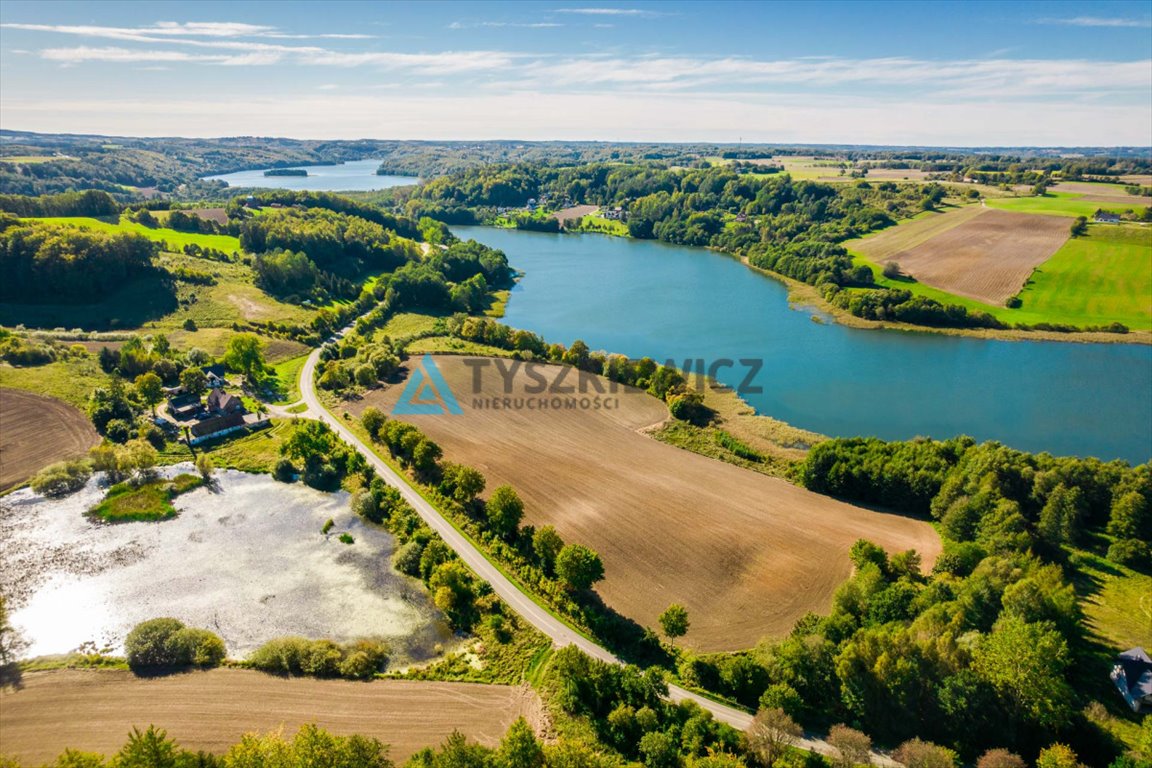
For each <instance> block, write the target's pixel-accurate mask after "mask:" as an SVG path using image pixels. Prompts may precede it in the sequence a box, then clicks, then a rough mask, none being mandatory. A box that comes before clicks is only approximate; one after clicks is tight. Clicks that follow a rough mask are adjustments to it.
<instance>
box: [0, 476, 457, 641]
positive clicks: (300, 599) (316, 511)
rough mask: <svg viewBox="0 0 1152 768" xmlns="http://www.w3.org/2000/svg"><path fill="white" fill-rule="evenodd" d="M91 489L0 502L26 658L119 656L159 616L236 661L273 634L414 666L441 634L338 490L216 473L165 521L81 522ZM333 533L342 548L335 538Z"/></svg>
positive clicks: (388, 549) (434, 615)
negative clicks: (384, 651)
mask: <svg viewBox="0 0 1152 768" xmlns="http://www.w3.org/2000/svg"><path fill="white" fill-rule="evenodd" d="M190 469H191V466H190V465H183V466H178V467H175V468H173V467H168V468H165V469H164V470H163V473H164V474H165V475H166V476H172V475H174V474H177V472H178V471H179V470H183V471H189V470H190ZM103 492H104V489H103V488H101V487H100V486H99V485H98V484H97V480H96V479H95V478H94V479H93V480H91V481H89V483H88V485H87V487H85V488H84V489H83V490H81V491H79V492H77V493H75V494H73V495H71V496H68V497H65V498H63V499H45V498H44V497H42V496H38V495H37V494H35V493H33V492H32V491H31V490H29V489H23V490H20V491H17V492H15V493H12V494H9V495H8V496H7V497H5V498H3V499H2V500H0V583H2V584H3V590H4V593H5V594H6V595H7V596H8V598H9V600H10V601H11V604H10V607H11V608H12V615H11V618H12V623H13V624H14V625H15V626H16V627H17V628H18V629H19V630H20V631H21V632H22V634H23V635H24V638H25V639H26V640H28V641H29V643H30V647H29V649H28V651H27V655H29V656H38V655H44V654H54V653H65V652H68V651H71V650H73V649H75V648H77V647H78V646H80V645H81V644H82V643H86V642H94V643H95V644H96V645H97V646H110V647H112V648H113V649H115V650H116V651H119V650H120V649H121V648H122V643H123V640H124V637H125V635H126V634H127V633H128V631H129V630H130V629H131V628H132V627H133V626H134V625H135V624H136V623H138V622H140V621H143V620H145V619H150V618H155V617H158V616H173V617H176V618H178V619H181V620H182V621H184V622H185V623H187V624H189V625H191V626H197V627H206V628H208V629H211V630H212V631H214V632H216V633H217V634H219V635H220V636H221V637H222V638H223V639H224V642H225V643H226V644H227V646H228V653H229V655H230V656H232V657H236V658H239V657H242V656H244V655H246V654H247V653H248V652H250V651H252V650H253V649H255V648H256V647H258V646H259V645H261V644H262V643H264V642H265V641H267V640H269V639H271V638H273V637H280V636H283V635H303V636H305V637H311V638H323V637H327V638H332V639H334V640H337V641H343V640H350V639H353V638H357V637H368V636H373V637H384V638H386V639H387V640H388V641H389V642H390V644H391V645H392V648H393V650H394V658H396V660H397V661H419V660H422V659H426V658H429V657H431V656H432V655H434V654H435V650H436V646H437V645H439V644H445V643H448V642H450V641H451V639H452V633H451V630H450V629H449V628H448V626H447V624H446V623H445V622H444V621H443V618H442V616H441V615H440V613H439V612H438V611H437V610H436V608H435V607H434V606H433V605H432V604H431V602H430V600H429V599H428V597H427V594H426V592H425V590H424V588H423V585H422V584H420V582H419V581H417V580H415V579H411V578H409V577H407V576H404V575H402V574H399V573H397V572H395V571H394V570H392V568H391V567H390V563H391V556H392V552H393V549H394V547H395V540H394V539H393V538H392V536H391V535H390V534H388V532H387V531H384V530H382V529H380V528H377V527H374V526H371V525H367V524H365V523H363V522H361V521H360V519H359V518H358V517H356V516H355V515H354V514H352V512H351V511H350V510H349V508H348V494H346V493H343V492H341V493H321V492H319V491H315V490H313V489H311V488H307V487H305V486H303V485H300V484H292V485H287V484H284V483H278V482H276V481H275V480H273V479H272V478H270V477H268V476H266V475H251V474H245V473H242V472H235V471H218V472H217V473H216V483H215V487H213V488H199V489H197V490H194V491H191V492H189V493H187V494H184V495H182V496H180V497H178V498H177V499H176V501H175V506H176V508H177V510H179V515H178V516H177V517H175V518H173V519H171V520H165V521H161V522H147V523H141V522H133V523H119V524H107V523H101V522H94V521H92V520H90V519H89V518H88V517H86V516H85V512H86V510H88V509H89V508H90V507H91V506H92V505H93V504H95V503H96V502H97V501H99V500H100V498H101V497H102V495H103ZM329 518H332V519H333V520H334V521H335V523H336V525H335V527H334V528H333V529H332V531H331V532H330V533H329V534H328V535H327V536H325V535H323V534H321V533H320V529H321V528H322V527H323V525H324V523H325V521H326V520H328V519H329ZM345 531H346V532H348V533H350V534H351V535H352V536H353V538H354V539H355V542H354V543H353V544H344V543H341V542H340V541H339V540H338V539H337V536H338V535H339V534H340V533H343V532H345Z"/></svg>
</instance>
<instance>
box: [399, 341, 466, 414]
mask: <svg viewBox="0 0 1152 768" xmlns="http://www.w3.org/2000/svg"><path fill="white" fill-rule="evenodd" d="M448 413H451V414H455V415H457V416H459V415H460V414H462V413H464V410H463V409H462V408H461V407H460V404H459V403H457V402H456V398H455V397H454V396H453V394H452V390H451V389H449V388H448V382H446V381H444V376H443V374H441V373H440V369H439V368H437V367H436V361H435V360H433V359H432V355H428V354H426V355H424V357H422V358H420V363H419V365H418V366H417V367H416V368H414V369H413V370H412V375H411V376H409V377H408V383H407V384H405V385H404V391H403V392H401V393H400V400H399V401H397V403H396V406H395V407H394V408H393V409H392V415H394V416H438V415H441V414H448Z"/></svg>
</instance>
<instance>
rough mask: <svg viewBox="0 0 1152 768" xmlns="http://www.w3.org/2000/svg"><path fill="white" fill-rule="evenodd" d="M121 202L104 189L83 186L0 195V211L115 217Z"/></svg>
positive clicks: (121, 206)
mask: <svg viewBox="0 0 1152 768" xmlns="http://www.w3.org/2000/svg"><path fill="white" fill-rule="evenodd" d="M122 208H123V205H122V204H121V203H119V202H117V200H116V198H114V197H112V195H110V194H108V193H107V192H101V191H99V190H95V189H87V190H84V191H83V192H62V193H60V194H55V195H40V196H38V197H28V196H25V195H0V211H7V212H8V213H14V214H16V215H17V216H20V217H22V218H27V217H32V216H115V215H117V214H119V213H120V210H121V209H122Z"/></svg>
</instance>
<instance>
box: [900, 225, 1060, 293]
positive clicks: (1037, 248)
mask: <svg viewBox="0 0 1152 768" xmlns="http://www.w3.org/2000/svg"><path fill="white" fill-rule="evenodd" d="M1068 227H1069V225H1068V220H1067V219H1066V218H1063V217H1060V216H1042V215H1038V214H1031V213H1014V212H1009V211H1000V210H995V209H987V210H983V211H981V212H980V214H979V215H978V216H974V217H972V218H971V219H968V220H967V221H965V222H963V223H961V224H960V225H959V226H956V227H953V228H952V229H949V230H947V231H946V232H943V233H941V234H938V235H936V236H935V237H932V238H931V239H929V240H927V241H925V242H923V243H920V244H918V245H916V246H914V247H912V248H909V249H908V250H904V251H901V252H899V253H896V254H894V255H893V256H892V261H895V262H896V263H897V264H899V265H900V268H901V269H902V270H903V271H904V272H905V273H906V274H909V275H911V276H912V277H914V278H916V279H917V280H919V281H920V282H922V283H924V284H926V285H930V286H932V287H934V288H939V289H940V290H943V291H948V292H949V293H955V294H957V295H959V296H966V297H968V298H970V299H976V300H977V301H983V302H985V303H988V304H1000V305H1002V304H1004V302H1005V301H1007V300H1008V299H1009V298H1011V297H1012V296H1015V295H1016V294H1017V293H1019V292H1020V289H1021V288H1023V287H1024V283H1025V281H1027V280H1028V277H1029V276H1030V275H1031V274H1032V271H1033V270H1035V269H1036V267H1038V266H1040V265H1041V264H1043V263H1044V262H1045V261H1047V260H1048V259H1049V258H1050V257H1051V256H1052V254H1054V253H1056V251H1058V250H1059V249H1060V246H1062V245H1064V243H1065V242H1066V241H1067V240H1068V237H1069V231H1068Z"/></svg>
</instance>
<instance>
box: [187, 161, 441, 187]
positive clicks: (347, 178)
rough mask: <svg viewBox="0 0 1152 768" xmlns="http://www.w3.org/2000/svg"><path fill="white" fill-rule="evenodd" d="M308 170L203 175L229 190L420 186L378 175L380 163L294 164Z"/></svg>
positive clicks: (408, 179) (409, 179)
mask: <svg viewBox="0 0 1152 768" xmlns="http://www.w3.org/2000/svg"><path fill="white" fill-rule="evenodd" d="M292 167H293V168H299V169H303V170H305V171H308V175H307V176H265V175H264V171H265V169H263V168H261V169H259V170H256V171H236V172H235V173H224V174H220V175H218V176H205V177H204V178H205V179H206V180H208V181H223V182H225V183H226V184H227V185H228V186H230V187H262V188H264V189H295V190H300V191H312V192H353V191H355V192H370V191H372V190H376V189H388V188H389V187H403V186H406V185H408V184H419V183H420V179H418V178H417V177H415V176H377V175H376V169H377V168H379V167H380V161H379V160H353V161H351V162H347V163H341V164H339V165H294V166H292Z"/></svg>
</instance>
